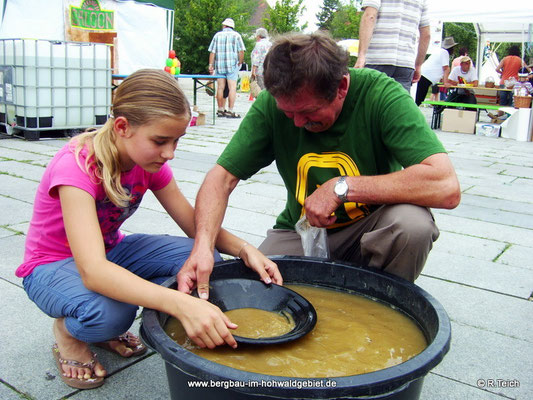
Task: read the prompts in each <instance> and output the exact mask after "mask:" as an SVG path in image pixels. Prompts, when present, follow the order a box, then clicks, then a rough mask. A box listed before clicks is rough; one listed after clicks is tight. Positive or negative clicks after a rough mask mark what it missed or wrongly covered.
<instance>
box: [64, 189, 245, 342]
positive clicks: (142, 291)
mask: <svg viewBox="0 0 533 400" xmlns="http://www.w3.org/2000/svg"><path fill="white" fill-rule="evenodd" d="M59 198H60V201H61V209H62V213H63V222H64V225H65V231H66V234H67V238H68V242H69V245H70V248H71V251H72V255H73V256H74V261H75V262H76V267H77V268H78V271H79V273H80V275H81V279H82V281H83V284H84V285H85V287H87V288H88V289H89V290H92V291H94V292H97V293H100V294H102V295H104V296H106V297H110V298H112V299H115V300H117V301H121V302H125V303H129V304H134V305H138V306H142V307H148V308H153V309H155V310H159V311H162V312H165V313H167V314H169V315H172V316H174V317H175V318H178V319H179V320H180V321H181V323H182V324H183V327H184V328H185V331H186V332H187V335H188V336H189V337H190V338H191V339H192V340H193V341H194V342H195V343H196V344H198V345H199V346H200V347H209V348H214V347H215V346H217V345H221V344H223V343H227V344H228V345H230V346H232V347H236V346H237V343H236V342H235V339H234V338H233V336H232V335H231V333H230V332H229V330H228V328H232V329H234V328H236V325H235V324H233V323H231V322H230V320H229V319H228V318H227V317H226V315H224V313H222V311H221V310H220V309H219V308H218V307H216V306H214V305H212V304H210V303H208V302H205V301H202V300H199V299H197V298H194V297H192V296H188V295H186V294H184V293H180V292H178V291H177V290H173V289H169V288H165V287H163V286H159V285H156V284H154V283H152V282H149V281H147V280H144V279H142V278H140V277H138V276H137V275H135V274H133V273H131V272H130V271H128V270H127V269H125V268H122V267H121V266H119V265H117V264H114V263H112V262H110V261H108V260H107V258H106V252H105V247H104V241H103V238H102V233H101V230H100V225H99V222H98V217H97V213H96V205H95V201H94V198H93V197H92V196H91V195H90V194H89V193H87V192H86V191H84V190H82V189H79V188H76V187H73V186H60V187H59Z"/></svg>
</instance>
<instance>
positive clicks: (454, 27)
mask: <svg viewBox="0 0 533 400" xmlns="http://www.w3.org/2000/svg"><path fill="white" fill-rule="evenodd" d="M447 36H453V38H454V39H455V41H456V42H457V43H459V45H458V46H456V47H455V49H454V54H453V55H452V57H457V56H459V49H460V48H461V47H466V48H467V49H468V55H469V56H470V58H472V60H474V63H475V64H476V65H477V60H476V57H477V35H476V31H475V29H474V25H473V24H469V23H454V22H445V23H444V37H447ZM482 45H483V46H484V45H485V44H484V43H483V44H482ZM513 45H515V46H518V48H520V49H521V48H522V43H508V42H502V43H491V48H492V49H495V51H496V55H497V56H498V59H499V60H500V61H501V60H502V58H504V57H505V56H507V55H509V53H508V51H509V47H511V46H513ZM529 57H533V49H530V48H528V47H527V46H526V48H525V49H524V58H525V61H526V62H527V61H528V59H529Z"/></svg>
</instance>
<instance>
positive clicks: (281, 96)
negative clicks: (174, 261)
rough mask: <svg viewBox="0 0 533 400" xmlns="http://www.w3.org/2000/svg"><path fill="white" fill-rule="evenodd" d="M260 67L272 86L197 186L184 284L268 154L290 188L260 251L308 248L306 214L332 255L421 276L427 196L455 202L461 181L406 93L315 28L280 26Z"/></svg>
mask: <svg viewBox="0 0 533 400" xmlns="http://www.w3.org/2000/svg"><path fill="white" fill-rule="evenodd" d="M264 78H265V86H266V89H267V90H264V91H262V92H261V94H260V95H259V96H258V98H257V99H256V101H255V102H254V104H253V106H252V107H251V108H250V111H249V112H248V113H247V115H246V118H245V119H244V120H243V122H242V123H241V125H240V127H239V129H238V130H237V132H236V133H235V135H234V136H233V138H232V140H231V142H230V143H229V144H228V146H227V147H226V149H225V150H224V152H223V153H222V155H221V156H220V158H219V159H218V161H217V165H216V166H215V167H214V168H213V169H212V170H211V171H210V172H209V173H208V174H207V176H206V178H205V181H204V183H203V184H202V186H201V188H200V191H199V193H198V196H197V200H196V212H195V223H196V238H195V243H194V248H193V251H192V253H191V256H190V258H189V259H188V260H187V262H186V263H185V266H184V267H183V268H182V270H181V272H180V273H179V274H178V289H179V290H182V291H185V292H187V291H189V290H191V289H192V286H193V282H194V283H196V284H197V286H198V287H201V288H202V289H203V291H206V290H207V288H206V283H207V281H208V276H209V273H210V272H211V270H212V267H213V255H212V254H213V252H212V250H213V248H214V243H215V238H216V235H217V232H218V231H219V229H220V226H221V223H222V220H223V217H224V212H225V209H226V206H227V204H228V197H229V195H230V193H231V191H232V190H233V189H234V188H235V186H236V185H237V183H238V182H239V180H240V179H247V178H249V177H250V176H252V175H253V174H254V173H256V172H257V171H259V170H260V169H261V168H263V167H265V166H268V165H269V164H270V163H271V162H272V161H275V162H276V165H277V168H278V171H279V173H280V174H281V176H282V178H283V181H284V183H285V186H286V189H287V192H288V196H287V203H286V208H285V210H284V211H283V212H282V213H281V214H280V215H279V216H278V218H277V221H276V225H275V226H274V229H272V230H269V231H268V233H267V237H266V239H265V241H264V242H263V243H262V244H261V246H260V250H261V251H262V252H263V253H265V254H267V255H274V254H284V255H303V249H302V243H301V240H300V237H299V235H298V234H297V233H296V232H295V231H294V225H295V223H296V222H297V221H298V219H299V218H300V217H301V216H302V215H304V214H305V215H306V216H307V219H308V221H309V223H310V224H311V225H313V226H316V227H325V228H327V229H328V241H329V250H330V254H331V258H332V259H336V260H345V261H350V262H355V263H358V264H360V265H365V266H371V267H375V268H379V269H382V270H384V271H387V272H390V273H393V274H396V275H398V276H401V277H404V278H406V279H409V280H410V281H414V280H415V278H416V277H417V276H418V275H419V274H420V271H421V270H422V267H423V266H424V263H425V261H426V258H427V255H428V253H429V251H430V249H431V247H432V243H433V241H435V240H436V239H437V237H438V234H439V232H438V229H437V227H436V226H435V223H434V220H433V217H432V215H431V213H430V211H429V209H428V207H442V208H454V207H456V206H457V204H458V203H459V199H460V188H459V183H458V181H457V177H456V175H455V171H454V169H453V166H452V164H451V162H450V160H449V158H448V156H447V154H446V152H445V150H444V148H443V146H442V144H441V143H440V142H439V140H438V139H437V137H436V136H435V134H434V132H433V131H432V130H431V129H430V128H429V126H428V125H427V123H426V120H425V118H424V116H423V115H422V113H421V112H420V110H419V109H418V108H417V107H416V105H415V104H414V102H413V100H412V99H411V97H410V96H409V94H408V93H407V92H406V91H405V90H404V89H402V88H401V87H400V86H399V85H397V84H396V83H395V82H393V81H392V80H391V79H389V78H388V77H386V76H385V75H383V74H381V73H379V72H377V71H374V70H372V69H366V68H362V69H351V70H348V55H347V53H346V51H344V50H343V49H341V48H340V47H339V46H337V44H336V43H335V42H334V41H333V40H332V39H331V38H330V37H329V36H327V35H326V34H324V33H320V32H316V33H313V34H310V35H306V34H292V35H287V36H281V37H279V38H278V39H277V40H276V42H275V43H274V44H273V46H272V48H271V49H270V51H269V53H268V54H267V57H266V59H265V63H264ZM333 213H334V214H333Z"/></svg>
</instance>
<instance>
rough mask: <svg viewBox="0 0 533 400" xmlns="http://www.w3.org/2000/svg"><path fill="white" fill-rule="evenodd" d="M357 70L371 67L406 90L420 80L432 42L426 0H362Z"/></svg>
mask: <svg viewBox="0 0 533 400" xmlns="http://www.w3.org/2000/svg"><path fill="white" fill-rule="evenodd" d="M362 6H363V9H364V13H363V17H362V18H361V25H360V27H359V56H358V59H357V62H356V63H355V68H363V67H367V68H372V69H377V70H378V71H381V72H384V73H385V74H387V75H388V76H390V77H392V78H394V79H395V80H396V81H398V82H399V83H400V84H401V85H402V86H403V87H404V88H405V89H406V90H407V91H410V89H411V84H412V83H414V82H418V80H419V79H420V68H421V66H422V63H423V62H424V58H425V56H426V52H427V49H428V45H429V40H430V27H429V18H428V16H427V6H426V0H363V4H362Z"/></svg>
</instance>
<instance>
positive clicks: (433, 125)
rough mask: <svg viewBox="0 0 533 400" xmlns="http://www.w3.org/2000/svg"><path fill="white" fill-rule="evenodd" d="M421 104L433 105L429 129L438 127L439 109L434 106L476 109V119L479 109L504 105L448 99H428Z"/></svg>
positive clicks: (496, 108) (493, 108)
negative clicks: (458, 101) (460, 101)
mask: <svg viewBox="0 0 533 400" xmlns="http://www.w3.org/2000/svg"><path fill="white" fill-rule="evenodd" d="M422 104H429V105H431V106H433V114H432V116H431V129H439V128H440V117H441V111H439V108H438V107H435V106H443V107H445V108H446V107H461V108H464V109H471V110H476V111H477V116H476V120H477V119H479V111H480V110H499V109H501V108H504V106H500V105H497V104H469V103H453V102H449V101H430V100H426V101H423V102H422Z"/></svg>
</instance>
